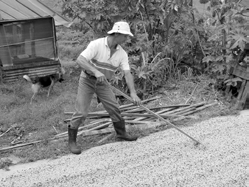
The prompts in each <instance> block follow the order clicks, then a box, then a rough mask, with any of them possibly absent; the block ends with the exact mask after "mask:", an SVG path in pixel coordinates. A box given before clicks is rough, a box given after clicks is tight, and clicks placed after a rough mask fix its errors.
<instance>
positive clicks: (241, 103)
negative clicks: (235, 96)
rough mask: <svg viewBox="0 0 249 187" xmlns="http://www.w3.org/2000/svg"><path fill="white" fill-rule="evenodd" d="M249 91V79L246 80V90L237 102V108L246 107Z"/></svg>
mask: <svg viewBox="0 0 249 187" xmlns="http://www.w3.org/2000/svg"><path fill="white" fill-rule="evenodd" d="M248 91H249V81H246V84H245V88H244V91H243V93H242V96H241V98H240V99H239V101H238V102H237V103H236V106H235V107H236V109H238V110H242V109H244V105H245V102H246V99H247V96H248Z"/></svg>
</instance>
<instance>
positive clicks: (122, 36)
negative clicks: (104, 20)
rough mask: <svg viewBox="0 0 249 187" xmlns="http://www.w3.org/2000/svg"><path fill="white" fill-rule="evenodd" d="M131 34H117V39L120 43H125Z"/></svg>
mask: <svg viewBox="0 0 249 187" xmlns="http://www.w3.org/2000/svg"><path fill="white" fill-rule="evenodd" d="M128 37H129V35H125V34H119V33H117V34H116V41H117V43H118V44H122V43H125V42H126V40H127V39H128Z"/></svg>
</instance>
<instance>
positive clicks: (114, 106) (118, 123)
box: [96, 83, 138, 141]
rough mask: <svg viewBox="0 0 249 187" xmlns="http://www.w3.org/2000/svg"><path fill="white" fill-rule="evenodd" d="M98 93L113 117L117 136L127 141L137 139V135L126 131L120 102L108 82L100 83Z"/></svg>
mask: <svg viewBox="0 0 249 187" xmlns="http://www.w3.org/2000/svg"><path fill="white" fill-rule="evenodd" d="M96 94H97V96H98V98H99V99H100V101H101V102H102V104H103V106H104V108H105V109H106V111H107V112H108V113H109V115H110V118H111V119H112V122H113V126H114V129H115V131H116V134H117V136H116V138H117V139H121V140H126V141H135V140H137V138H138V137H137V136H130V135H129V134H127V133H126V129H125V121H124V119H123V117H122V116H121V114H120V113H121V112H120V110H119V104H118V102H117V100H116V97H115V94H114V93H113V91H112V90H111V88H110V87H109V86H108V85H107V84H106V83H98V84H97V89H96Z"/></svg>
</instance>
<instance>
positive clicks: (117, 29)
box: [107, 21, 134, 37]
mask: <svg viewBox="0 0 249 187" xmlns="http://www.w3.org/2000/svg"><path fill="white" fill-rule="evenodd" d="M107 33H108V34H113V33H120V34H125V35H129V36H132V37H133V36H134V35H133V34H132V33H131V30H130V26H129V24H128V23H127V22H125V21H119V22H116V23H114V25H113V27H112V30H110V31H108V32H107Z"/></svg>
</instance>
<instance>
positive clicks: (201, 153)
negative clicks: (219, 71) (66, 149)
mask: <svg viewBox="0 0 249 187" xmlns="http://www.w3.org/2000/svg"><path fill="white" fill-rule="evenodd" d="M248 126H249V112H248V111H246V112H245V111H243V113H242V114H240V115H238V116H226V117H218V118H213V119H210V120H207V121H203V122H201V123H198V124H194V125H193V126H191V127H184V128H182V130H183V131H185V132H186V133H188V134H189V135H190V136H193V137H194V138H196V139H198V140H199V141H201V142H202V144H203V145H205V146H199V147H195V146H194V144H193V141H192V140H190V139H189V138H188V137H186V136H184V135H183V134H181V133H180V132H178V131H176V130H175V129H169V130H165V131H162V132H158V133H155V134H151V135H149V136H147V137H144V138H141V139H139V140H138V141H136V142H115V143H111V144H107V145H103V146H99V147H95V148H92V149H89V150H87V151H85V152H83V153H82V154H81V155H79V156H77V155H68V156H64V157H62V158H60V159H56V160H49V161H42V162H40V163H39V162H38V163H39V164H34V165H32V164H31V165H20V166H19V168H18V169H14V167H13V169H12V168H11V171H0V186H1V187H17V186H20V187H29V186H32V187H38V186H39V187H57V186H58V187H59V186H60V187H63V186H65V187H77V186H80V187H88V186H89V187H130V186H132V187H133V186H134V187H147V186H148V187H149V186H151V187H157V186H162V187H195V186H196V187H206V186H207V187H213V186H215V187H246V186H247V187H248V186H249V181H248V176H249V172H248V167H247V165H248V158H249V157H248V153H249V151H248V134H249V128H248Z"/></svg>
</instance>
